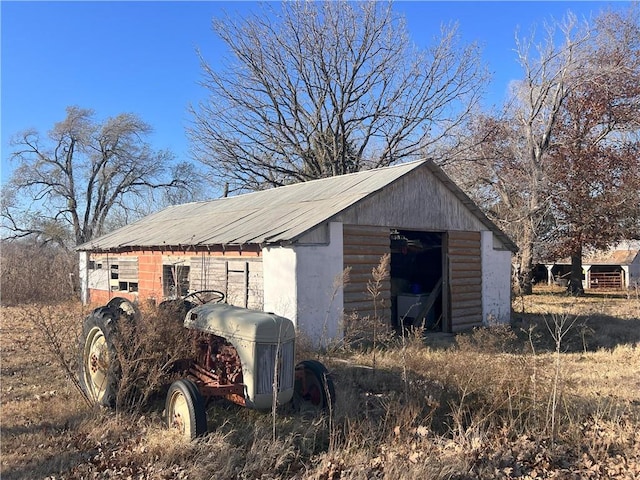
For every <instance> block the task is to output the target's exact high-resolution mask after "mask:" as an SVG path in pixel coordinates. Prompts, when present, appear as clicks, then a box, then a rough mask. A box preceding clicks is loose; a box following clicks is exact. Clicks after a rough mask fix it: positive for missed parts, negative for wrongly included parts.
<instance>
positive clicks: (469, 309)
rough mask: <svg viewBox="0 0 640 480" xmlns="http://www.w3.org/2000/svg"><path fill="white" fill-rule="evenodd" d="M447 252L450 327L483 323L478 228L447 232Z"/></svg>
mask: <svg viewBox="0 0 640 480" xmlns="http://www.w3.org/2000/svg"><path fill="white" fill-rule="evenodd" d="M447 255H448V261H449V300H450V313H451V330H452V331H460V330H463V329H465V328H470V327H471V326H475V325H478V324H482V256H481V248H480V232H459V231H455V232H449V233H448V246H447Z"/></svg>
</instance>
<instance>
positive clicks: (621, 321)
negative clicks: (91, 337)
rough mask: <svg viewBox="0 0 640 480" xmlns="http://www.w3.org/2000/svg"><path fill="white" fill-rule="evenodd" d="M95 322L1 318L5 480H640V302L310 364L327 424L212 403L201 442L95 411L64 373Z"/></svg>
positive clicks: (565, 311)
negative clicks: (320, 383) (330, 401)
mask: <svg viewBox="0 0 640 480" xmlns="http://www.w3.org/2000/svg"><path fill="white" fill-rule="evenodd" d="M86 313H87V312H86V310H84V309H83V307H81V306H80V305H77V304H71V305H64V306H55V307H47V306H28V307H22V308H2V324H1V331H0V348H1V361H2V365H1V395H2V397H1V401H2V406H1V408H2V410H1V421H2V425H1V454H2V455H1V457H2V460H1V468H2V469H1V478H2V479H3V480H11V479H41V478H50V479H54V478H55V479H62V478H67V479H107V478H131V479H147V478H148V479H173V478H190V479H210V478H216V479H220V478H221V479H232V478H241V479H285V478H299V479H307V478H310V479H319V480H320V479H322V480H329V479H339V478H343V479H370V478H386V479H401V478H420V479H489V478H499V479H501V478H504V479H508V478H519V479H530V478H558V479H598V478H602V479H605V478H607V479H609V478H613V479H637V478H640V299H639V298H638V296H637V293H633V294H612V293H609V294H598V295H594V294H589V295H587V296H585V297H583V298H578V299H574V298H570V297H567V296H565V295H564V294H563V293H562V292H560V291H554V290H538V291H536V292H535V294H534V295H531V296H528V297H525V298H523V299H515V301H514V314H513V322H512V325H511V326H509V327H504V326H496V327H492V328H487V329H480V330H477V331H475V332H470V333H466V334H463V335H458V336H456V337H444V338H443V337H442V336H438V337H427V339H426V340H423V339H422V338H420V337H417V336H411V335H410V336H408V337H406V338H405V339H396V340H395V341H393V342H387V343H385V344H384V345H383V346H381V347H379V348H376V349H375V350H373V349H368V350H355V349H345V348H335V349H332V350H331V351H329V352H325V353H322V354H319V353H316V352H300V355H303V354H304V355H305V356H307V357H308V356H309V355H314V356H317V357H318V358H319V359H320V360H322V361H323V362H324V363H325V364H327V365H328V366H329V367H330V370H331V371H332V374H333V377H334V381H335V384H336V396H337V402H336V406H335V408H334V410H333V411H332V412H331V415H330V416H328V417H320V418H319V417H302V416H299V415H294V414H290V413H288V412H287V411H286V410H283V411H280V412H278V414H277V415H276V418H275V419H274V418H273V417H272V416H271V414H269V413H260V412H255V411H250V410H247V409H242V408H240V407H236V406H233V405H229V404H226V403H223V402H214V403H213V404H212V405H210V406H209V408H208V421H209V425H208V426H209V431H210V433H209V434H208V435H207V436H206V437H204V438H202V439H200V440H197V441H195V442H191V443H187V442H185V441H184V440H182V439H181V438H179V437H177V436H176V435H173V434H171V433H170V432H168V431H167V430H166V429H165V428H164V425H163V423H162V419H161V410H162V407H161V406H157V408H152V409H148V410H145V411H143V412H136V413H125V412H113V411H108V410H104V409H97V408H95V407H90V406H88V405H87V404H85V402H84V400H83V399H82V397H81V396H80V395H79V394H78V392H77V390H76V389H75V387H74V386H73V384H72V382H70V381H69V379H68V375H67V372H66V371H65V369H64V368H63V365H67V366H69V367H70V368H71V370H73V369H74V367H73V363H74V362H75V360H76V355H77V353H76V346H77V333H78V327H79V326H80V324H81V320H82V318H83V317H84V316H85V315H86ZM52 333H53V335H52ZM47 335H48V337H47ZM554 337H555V338H554ZM55 341H59V342H60V343H59V345H58V346H57V348H52V346H51V344H52V342H55ZM54 352H55V354H54ZM274 425H275V438H274V436H273V426H274Z"/></svg>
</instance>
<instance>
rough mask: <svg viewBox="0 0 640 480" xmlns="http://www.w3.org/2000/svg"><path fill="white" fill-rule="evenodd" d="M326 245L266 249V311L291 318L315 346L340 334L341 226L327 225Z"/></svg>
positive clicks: (325, 342)
mask: <svg viewBox="0 0 640 480" xmlns="http://www.w3.org/2000/svg"><path fill="white" fill-rule="evenodd" d="M328 239H329V243H328V244H327V245H296V246H292V247H265V249H264V251H263V257H264V304H265V310H266V311H270V312H274V313H277V314H278V315H281V316H284V317H287V318H290V319H291V320H293V322H294V323H295V325H296V329H298V330H299V331H300V332H302V333H303V334H304V335H306V336H307V337H308V338H309V339H311V340H312V341H313V342H314V344H315V345H326V344H327V343H328V342H329V341H330V340H331V339H333V338H335V337H336V336H339V335H340V334H341V332H340V329H339V326H340V322H341V320H342V303H343V296H342V283H341V282H342V224H340V223H330V224H329V225H328Z"/></svg>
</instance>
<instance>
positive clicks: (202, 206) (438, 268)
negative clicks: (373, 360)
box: [78, 161, 516, 340]
mask: <svg viewBox="0 0 640 480" xmlns="http://www.w3.org/2000/svg"><path fill="white" fill-rule="evenodd" d="M78 250H79V251H80V255H81V265H82V266H83V267H82V272H81V277H82V279H83V282H82V284H83V299H84V301H85V302H93V303H97V302H101V303H102V302H104V301H105V300H108V299H109V298H110V297H113V296H124V297H127V298H131V299H134V300H139V301H142V300H148V299H153V300H156V301H159V300H162V299H163V298H167V297H171V296H173V295H176V292H177V293H185V292H187V291H195V290H202V289H217V290H222V291H224V292H225V293H226V294H227V297H228V301H229V303H233V304H236V305H239V306H244V307H248V308H256V309H263V310H266V311H272V312H275V313H277V314H279V315H282V316H286V317H289V318H291V319H292V320H293V321H294V322H295V324H296V325H297V327H298V328H299V329H300V330H302V331H303V332H305V333H306V334H308V335H309V336H310V337H311V338H312V339H316V340H317V339H320V338H323V339H324V338H326V339H330V338H333V337H336V336H340V335H341V325H342V321H343V319H344V318H345V315H350V316H352V317H353V316H355V318H358V317H360V318H362V317H364V316H371V315H377V316H378V317H381V318H384V319H386V321H388V322H390V323H392V324H393V325H395V326H397V325H398V324H399V323H400V322H403V324H405V325H406V324H407V323H415V322H420V323H422V324H424V325H426V326H427V328H429V329H431V330H437V331H445V332H456V331H460V330H464V329H467V328H471V327H474V326H480V325H483V324H486V323H488V322H493V321H498V322H507V321H509V319H510V313H511V286H510V278H511V274H510V268H511V254H512V252H514V251H515V250H516V246H515V245H514V244H513V242H512V241H511V240H510V239H509V238H508V237H507V236H506V235H505V234H504V233H503V232H501V231H500V230H499V229H498V228H497V227H496V226H495V224H493V223H492V222H491V221H490V220H489V219H488V218H487V217H486V216H485V215H484V214H483V213H482V212H481V211H480V209H479V208H478V207H477V206H476V205H475V204H474V203H473V202H472V201H471V200H470V199H469V198H468V197H467V196H466V195H465V194H464V193H463V192H462V190H460V189H459V188H458V187H457V186H456V185H455V184H454V183H453V182H452V181H451V180H450V179H449V178H448V177H447V176H446V175H445V173H444V172H443V171H442V170H441V169H440V168H439V167H437V166H436V165H435V164H434V163H433V162H431V161H419V162H412V163H405V164H401V165H397V166H393V167H387V168H381V169H376V170H369V171H363V172H359V173H354V174H349V175H342V176H338V177H331V178H326V179H321V180H314V181H310V182H305V183H298V184H295V185H289V186H285V187H280V188H274V189H271V190H266V191H261V192H254V193H249V194H245V195H239V196H236V197H228V198H221V199H217V200H211V201H207V202H196V203H189V204H184V205H179V206H174V207H169V208H167V209H165V210H163V211H161V212H158V213H156V214H153V215H150V216H148V217H146V218H144V219H142V220H140V221H138V222H135V223H133V224H131V225H128V226H126V227H123V228H121V229H119V230H116V231H114V232H112V233H110V234H107V235H104V236H102V237H100V238H97V239H95V240H93V241H91V242H89V243H87V244H84V245H82V246H80V247H78ZM386 255H388V257H387V258H389V272H388V275H387V276H386V277H385V278H383V279H382V281H381V283H380V286H379V288H378V295H377V297H376V301H375V302H374V300H373V299H372V295H371V293H370V292H369V289H368V285H369V284H370V282H371V281H372V270H373V269H374V268H376V267H377V266H378V265H379V264H380V262H381V259H382V258H385V256H386ZM345 272H348V281H347V282H344V281H343V280H344V278H345V276H344V275H345Z"/></svg>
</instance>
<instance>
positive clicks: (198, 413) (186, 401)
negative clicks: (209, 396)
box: [165, 378, 207, 440]
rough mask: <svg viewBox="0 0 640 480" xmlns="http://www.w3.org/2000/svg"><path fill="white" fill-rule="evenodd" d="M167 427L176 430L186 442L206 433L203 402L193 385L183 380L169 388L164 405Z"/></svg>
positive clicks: (205, 414)
mask: <svg viewBox="0 0 640 480" xmlns="http://www.w3.org/2000/svg"><path fill="white" fill-rule="evenodd" d="M165 415H166V422H167V426H168V427H169V428H170V429H171V428H175V429H178V431H180V432H181V433H182V435H183V436H184V437H185V439H187V440H194V439H195V438H197V437H200V436H202V435H204V434H205V433H207V413H206V411H205V406H204V400H203V399H202V395H200V391H199V390H198V387H197V386H196V384H195V383H193V382H192V381H191V380H189V379H186V378H183V379H181V380H177V381H175V382H173V383H172V384H171V386H170V387H169V392H168V393H167V400H166V403H165Z"/></svg>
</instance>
